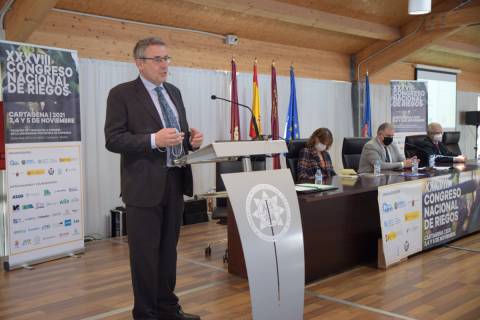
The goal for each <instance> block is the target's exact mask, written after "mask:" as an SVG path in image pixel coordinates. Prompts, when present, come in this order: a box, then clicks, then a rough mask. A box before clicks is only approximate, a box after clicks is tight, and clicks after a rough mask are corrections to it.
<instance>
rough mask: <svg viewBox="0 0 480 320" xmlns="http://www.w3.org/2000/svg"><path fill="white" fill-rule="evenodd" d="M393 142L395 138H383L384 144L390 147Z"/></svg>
mask: <svg viewBox="0 0 480 320" xmlns="http://www.w3.org/2000/svg"><path fill="white" fill-rule="evenodd" d="M392 142H393V137H383V144H384V145H386V146H388V145H389V144H391V143H392Z"/></svg>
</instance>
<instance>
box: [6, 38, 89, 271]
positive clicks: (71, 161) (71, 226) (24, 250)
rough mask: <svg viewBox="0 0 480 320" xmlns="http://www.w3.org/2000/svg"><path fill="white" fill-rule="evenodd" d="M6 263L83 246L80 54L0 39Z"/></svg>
mask: <svg viewBox="0 0 480 320" xmlns="http://www.w3.org/2000/svg"><path fill="white" fill-rule="evenodd" d="M0 64H1V79H2V96H3V102H4V113H3V114H4V119H5V156H6V182H7V188H6V189H7V190H6V191H7V194H6V195H5V197H6V199H7V227H8V230H7V232H6V235H7V243H8V249H9V250H8V251H9V252H8V260H7V262H6V264H5V267H6V268H7V269H12V268H15V267H18V266H21V265H24V264H31V263H35V262H37V261H43V260H47V259H49V258H52V257H58V256H62V255H67V254H69V253H73V252H76V251H79V250H82V249H83V246H84V244H83V236H84V235H83V229H84V228H83V223H84V221H83V203H82V197H83V190H82V163H81V131H80V100H79V74H78V57H77V53H76V52H75V51H70V50H64V49H55V48H46V47H39V46H35V45H30V44H23V43H14V42H6V41H2V42H0Z"/></svg>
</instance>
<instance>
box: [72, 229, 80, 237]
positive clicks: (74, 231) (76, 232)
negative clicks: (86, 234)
mask: <svg viewBox="0 0 480 320" xmlns="http://www.w3.org/2000/svg"><path fill="white" fill-rule="evenodd" d="M78 234H80V233H79V232H78V229H77V228H75V229H74V230H73V233H72V235H74V236H76V235H78Z"/></svg>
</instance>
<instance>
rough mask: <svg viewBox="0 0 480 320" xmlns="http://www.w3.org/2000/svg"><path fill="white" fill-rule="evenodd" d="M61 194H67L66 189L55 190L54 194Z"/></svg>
mask: <svg viewBox="0 0 480 320" xmlns="http://www.w3.org/2000/svg"><path fill="white" fill-rule="evenodd" d="M62 192H67V189H57V190H55V193H62Z"/></svg>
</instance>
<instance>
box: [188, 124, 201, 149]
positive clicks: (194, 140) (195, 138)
mask: <svg viewBox="0 0 480 320" xmlns="http://www.w3.org/2000/svg"><path fill="white" fill-rule="evenodd" d="M202 142H203V133H201V132H200V131H198V130H197V129H195V128H190V144H191V145H192V148H193V149H198V148H200V146H201V145H202Z"/></svg>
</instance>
